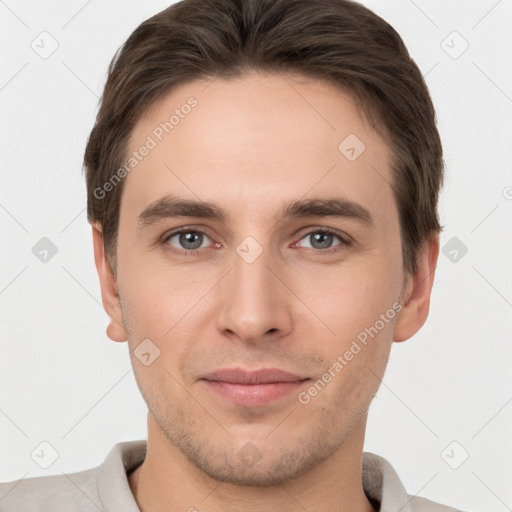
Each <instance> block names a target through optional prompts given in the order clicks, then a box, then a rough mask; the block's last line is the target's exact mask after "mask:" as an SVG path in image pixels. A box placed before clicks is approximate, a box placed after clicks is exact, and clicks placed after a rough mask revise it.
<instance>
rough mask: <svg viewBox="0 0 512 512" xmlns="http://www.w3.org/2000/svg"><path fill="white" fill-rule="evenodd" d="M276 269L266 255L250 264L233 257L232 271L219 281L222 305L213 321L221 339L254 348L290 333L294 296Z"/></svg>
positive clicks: (266, 253)
mask: <svg viewBox="0 0 512 512" xmlns="http://www.w3.org/2000/svg"><path fill="white" fill-rule="evenodd" d="M240 254H242V253H240ZM279 265H282V263H281V262H278V261H276V259H275V258H273V257H272V256H271V255H269V254H268V252H267V251H263V252H262V253H261V254H260V255H259V256H258V257H257V258H256V259H255V260H254V261H251V260H250V259H244V257H242V256H240V255H239V254H238V253H236V254H234V257H233V268H232V270H231V272H229V274H228V275H227V276H226V278H225V279H223V281H222V301H223V302H222V305H221V307H220V311H219V315H218V317H217V328H218V330H219V331H220V332H221V333H222V334H224V336H228V337H230V338H232V339H238V340H241V341H243V342H244V343H248V344H258V343H266V342H268V341H270V340H272V341H277V339H279V338H282V337H283V336H285V335H286V334H288V333H290V332H291V330H292V314H291V312H292V311H293V304H292V302H293V299H294V296H293V294H292V293H291V291H290V289H289V288H288V287H287V286H286V284H285V283H283V280H282V278H281V279H280V278H278V277H277V276H279V274H280V273H281V274H282V269H281V272H280V269H279V268H278V267H279Z"/></svg>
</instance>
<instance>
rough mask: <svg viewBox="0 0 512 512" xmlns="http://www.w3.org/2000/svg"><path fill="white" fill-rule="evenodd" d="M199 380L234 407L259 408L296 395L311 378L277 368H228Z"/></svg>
mask: <svg viewBox="0 0 512 512" xmlns="http://www.w3.org/2000/svg"><path fill="white" fill-rule="evenodd" d="M200 380H201V381H202V382H204V384H205V385H206V387H207V389H208V390H210V391H212V392H213V393H215V394H217V395H218V396H221V397H222V398H223V399H225V400H228V401H230V402H231V403H233V404H235V405H245V406H253V407H257V406H264V405H267V404H269V403H271V402H274V401H275V400H278V399H280V398H283V397H285V396H287V395H289V394H290V393H293V392H297V391H298V390H299V388H301V387H302V386H304V383H305V382H307V381H310V380H311V379H310V378H309V377H302V376H300V375H295V374H293V373H290V372H286V371H284V370H279V369H277V368H264V369H260V370H255V371H254V370H252V371H250V370H243V369H240V368H227V369H223V370H217V371H215V372H212V373H209V374H207V375H205V376H204V377H202V378H201V379H200Z"/></svg>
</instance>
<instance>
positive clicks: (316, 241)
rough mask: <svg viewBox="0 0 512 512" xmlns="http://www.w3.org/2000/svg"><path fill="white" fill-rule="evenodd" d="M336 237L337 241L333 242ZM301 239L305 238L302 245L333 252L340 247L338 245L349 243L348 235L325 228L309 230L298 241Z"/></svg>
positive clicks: (347, 244)
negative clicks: (304, 242)
mask: <svg viewBox="0 0 512 512" xmlns="http://www.w3.org/2000/svg"><path fill="white" fill-rule="evenodd" d="M336 239H337V240H338V243H335V242H336ZM303 240H306V245H303V247H306V248H308V249H315V250H320V251H322V252H333V251H337V250H340V249H341V248H340V247H338V246H350V245H351V240H350V239H349V238H348V236H343V235H341V234H340V233H337V232H336V231H333V230H331V229H326V228H322V229H317V230H315V231H310V232H309V233H308V234H306V236H304V237H303V238H301V240H300V242H302V241H303ZM300 242H298V243H300ZM333 244H334V245H333Z"/></svg>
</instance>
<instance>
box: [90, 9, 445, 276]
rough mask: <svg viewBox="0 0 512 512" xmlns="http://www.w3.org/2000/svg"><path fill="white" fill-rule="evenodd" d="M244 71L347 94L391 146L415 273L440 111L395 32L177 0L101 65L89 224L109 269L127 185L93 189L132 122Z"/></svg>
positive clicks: (120, 150)
mask: <svg viewBox="0 0 512 512" xmlns="http://www.w3.org/2000/svg"><path fill="white" fill-rule="evenodd" d="M248 70H257V71H263V72H268V73H272V72H281V71H283V72H285V71H290V72H293V73H299V74H303V75H306V76H309V77H313V78H317V79H322V80H325V81H328V82H329V83H332V84H335V85H337V86H339V87H340V88H341V89H343V90H344V91H349V92H351V93H352V95H353V96H354V99H355V101H356V103H357V106H358V108H359V109H360V111H362V112H363V114H364V115H365V116H366V118H367V119H368V120H369V121H370V123H371V125H372V126H373V128H374V129H376V130H377V131H378V133H379V134H380V135H381V136H382V137H383V138H384V140H385V141H386V142H387V143H388V145H389V147H390V149H391V152H392V162H390V168H391V172H392V177H393V183H391V184H390V185H391V186H392V187H393V194H394V198H395V201H396V204H397V208H398V212H399V221H400V230H401V240H402V258H403V267H404V271H405V272H406V274H411V273H414V272H415V270H416V268H417V256H418V254H419V251H420V250H421V248H422V246H423V245H424V243H425V242H426V241H427V240H428V239H429V238H430V236H431V235H432V234H437V233H439V232H440V231H441V229H442V227H441V225H440V224H439V219H438V213H437V202H438V196H439V191H440V188H441V186H442V184H443V179H444V175H443V172H444V171H443V169H444V162H443V157H442V146H441V140H440V137H439V133H438V131H437V127H436V114H435V110H434V107H433V105H432V101H431V98H430V95H429V92H428V89H427V86H426V84H425V81H424V79H423V76H422V74H421V72H420V70H419V69H418V67H417V65H416V64H415V63H414V61H413V60H412V59H411V57H410V55H409V53H408V51H407V49H406V47H405V45H404V43H403V41H402V39H401V38H400V36H399V35H398V33H397V32H396V31H395V30H394V29H393V27H391V26H390V25H389V24H388V23H387V22H386V21H384V20H383V19H382V18H380V17H379V16H377V15H376V14H375V13H373V12H372V11H371V10H369V9H368V8H366V7H364V6H363V5H361V4H359V3H357V2H353V1H350V0H182V1H180V2H178V3H176V4H174V5H172V6H171V7H169V8H167V9H165V10H163V11H162V12H160V13H158V14H156V15H155V16H153V17H151V18H149V19H148V20H146V21H144V22H143V23H142V24H141V25H140V26H139V27H137V29H136V30H135V31H134V32H133V33H132V34H131V35H130V37H129V38H128V39H127V41H126V42H125V43H124V45H123V46H122V47H121V48H120V49H119V50H118V52H117V53H116V55H115V56H114V58H113V60H112V62H111V64H110V66H109V70H108V78H107V82H106V85H105V90H104V93H103V97H102V100H101V105H100V109H99V112H98V115H97V118H96V123H95V125H94V128H93V130H92V132H91V134H90V136H89V140H88V142H87V147H86V149H85V155H84V167H85V171H86V181H87V217H88V220H89V222H96V221H99V222H100V223H101V225H102V228H103V237H104V245H105V252H106V254H107V256H108V258H109V261H110V264H111V266H112V269H113V271H114V273H115V272H116V266H117V264H116V261H117V259H116V245H117V231H118V226H119V211H120V201H121V193H122V189H123V182H124V180H122V181H121V182H120V183H119V184H117V186H115V187H113V189H112V191H111V192H109V193H108V194H104V197H97V196H98V194H97V193H95V190H98V189H101V187H102V186H103V185H104V184H105V183H106V182H108V181H109V179H111V178H112V176H114V175H115V173H116V171H118V170H119V168H120V166H121V164H122V162H123V161H124V160H125V158H124V157H125V153H126V149H127V142H128V139H129V137H130V134H131V131H132V129H133V127H134V126H135V124H136V122H137V121H138V120H139V119H140V117H141V116H142V115H143V114H144V112H145V111H147V109H148V108H149V107H150V106H151V105H152V104H153V103H154V102H155V101H156V100H157V99H159V97H161V96H162V95H163V94H164V93H167V92H169V91H170V90H171V89H172V88H173V87H175V86H177V85H178V84H183V83H185V82H189V81H193V80H196V79H205V78H213V77H221V78H232V77H237V76H241V75H243V73H244V72H247V71H248ZM340 142H341V141H340ZM376 179H381V178H379V177H378V176H377V175H376Z"/></svg>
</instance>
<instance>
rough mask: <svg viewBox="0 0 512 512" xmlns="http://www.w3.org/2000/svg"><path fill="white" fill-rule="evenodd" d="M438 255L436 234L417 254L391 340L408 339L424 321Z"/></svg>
mask: <svg viewBox="0 0 512 512" xmlns="http://www.w3.org/2000/svg"><path fill="white" fill-rule="evenodd" d="M438 256H439V236H438V235H437V234H436V235H433V236H432V237H431V238H430V239H429V240H428V241H427V242H425V244H424V246H423V249H422V251H421V253H420V255H419V256H418V266H417V269H416V272H415V273H414V275H411V276H409V278H408V280H407V284H406V286H405V289H404V293H403V296H402V299H403V300H402V309H401V311H400V313H399V314H398V316H397V319H396V322H395V329H394V335H393V341H398V342H399V341H405V340H408V339H409V338H410V337H411V336H413V335H414V334H416V333H417V332H418V331H419V330H420V328H421V327H422V326H423V324H424V323H425V322H426V320H427V317H428V312H429V308H430V295H431V292H432V286H433V284H434V275H435V270H436V265H437V258H438Z"/></svg>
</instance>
